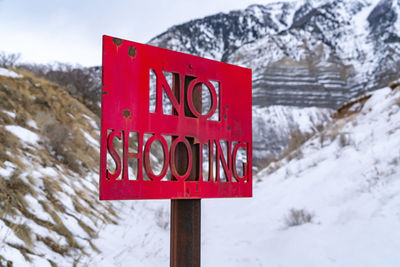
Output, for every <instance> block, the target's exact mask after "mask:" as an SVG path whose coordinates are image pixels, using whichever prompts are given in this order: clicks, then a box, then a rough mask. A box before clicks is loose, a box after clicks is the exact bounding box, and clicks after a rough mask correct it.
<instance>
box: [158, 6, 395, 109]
mask: <svg viewBox="0 0 400 267" xmlns="http://www.w3.org/2000/svg"><path fill="white" fill-rule="evenodd" d="M399 10H400V2H399V1H395V0H382V1H377V0H356V1H345V0H336V1H328V0H324V1H323V0H320V1H297V2H277V3H272V4H268V5H266V6H263V5H252V6H249V7H248V8H247V9H245V10H241V11H232V12H230V13H227V14H224V13H220V14H216V15H213V16H208V17H205V18H203V19H197V20H193V21H190V22H187V23H184V24H181V25H177V26H174V27H172V28H170V29H169V30H168V31H166V32H164V33H162V34H160V35H158V36H157V37H155V38H154V39H152V40H151V41H150V43H151V44H153V45H157V46H161V47H165V48H168V49H173V50H177V51H182V52H187V53H191V54H196V55H199V56H203V57H209V58H213V59H216V60H222V61H226V62H229V63H233V64H239V65H243V66H246V67H249V68H252V69H253V92H254V103H255V104H256V105H258V106H268V105H275V104H282V105H295V106H320V107H333V108H335V107H338V106H339V105H340V104H342V103H343V102H344V101H345V100H346V99H349V98H352V97H354V96H356V95H359V94H361V93H363V92H365V91H368V90H374V89H377V88H380V87H382V86H385V85H387V83H388V82H389V81H390V80H392V79H394V78H395V76H396V74H397V73H398V71H399V70H400V63H399V62H400V42H399V41H400V37H399V32H400V22H399V21H398V14H399Z"/></svg>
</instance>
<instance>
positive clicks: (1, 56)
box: [0, 52, 21, 68]
mask: <svg viewBox="0 0 400 267" xmlns="http://www.w3.org/2000/svg"><path fill="white" fill-rule="evenodd" d="M20 56H21V55H20V54H13V53H12V54H6V53H4V52H0V67H4V68H8V67H14V66H15V63H16V62H17V61H18V59H19V58H20Z"/></svg>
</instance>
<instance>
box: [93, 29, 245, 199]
mask: <svg viewBox="0 0 400 267" xmlns="http://www.w3.org/2000/svg"><path fill="white" fill-rule="evenodd" d="M251 97H252V96H251V70H250V69H246V68H242V67H238V66H234V65H230V64H226V63H221V62H218V61H213V60H209V59H204V58H201V57H196V56H192V55H188V54H184V53H179V52H174V51H170V50H167V49H162V48H158V47H153V46H150V45H144V44H139V43H135V42H131V41H127V40H122V39H118V38H113V37H110V36H103V89H102V103H101V105H102V114H101V149H100V150H101V151H100V199H103V200H113V199H162V198H167V199H186V198H189V199H198V198H213V197H250V196H251V195H252V168H251V166H252V118H251V105H252V103H251V101H252V100H251ZM199 98H200V99H201V100H200V103H202V104H200V105H199V104H198V103H199ZM196 99H197V100H196ZM157 147H158V148H159V149H158V150H157V149H156V148H157ZM178 153H181V154H182V153H184V154H185V155H187V157H184V158H185V159H186V160H176V158H177V155H178ZM180 159H182V157H180ZM194 159H195V160H194Z"/></svg>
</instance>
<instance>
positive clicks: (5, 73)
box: [0, 67, 22, 78]
mask: <svg viewBox="0 0 400 267" xmlns="http://www.w3.org/2000/svg"><path fill="white" fill-rule="evenodd" d="M0 76H4V77H9V78H22V75H20V74H18V73H16V72H15V71H12V70H9V69H5V68H1V67H0Z"/></svg>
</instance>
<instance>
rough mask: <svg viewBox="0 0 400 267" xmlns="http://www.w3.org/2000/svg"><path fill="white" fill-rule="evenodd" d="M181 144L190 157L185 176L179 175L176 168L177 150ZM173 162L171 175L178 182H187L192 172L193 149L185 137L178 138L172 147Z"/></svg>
mask: <svg viewBox="0 0 400 267" xmlns="http://www.w3.org/2000/svg"><path fill="white" fill-rule="evenodd" d="M179 143H184V144H185V146H186V152H187V156H188V166H187V168H186V172H185V173H184V174H183V175H180V174H179V173H178V171H177V170H176V166H175V150H176V146H177V145H178V144H179ZM170 152H171V156H170V158H171V161H170V165H171V174H172V175H173V176H174V177H175V178H176V179H177V180H178V181H185V180H186V179H187V178H188V177H189V174H190V171H191V170H192V149H191V147H190V144H189V142H188V141H187V140H186V138H184V137H178V138H176V139H175V140H174V141H173V142H172V145H171V151H170Z"/></svg>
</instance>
